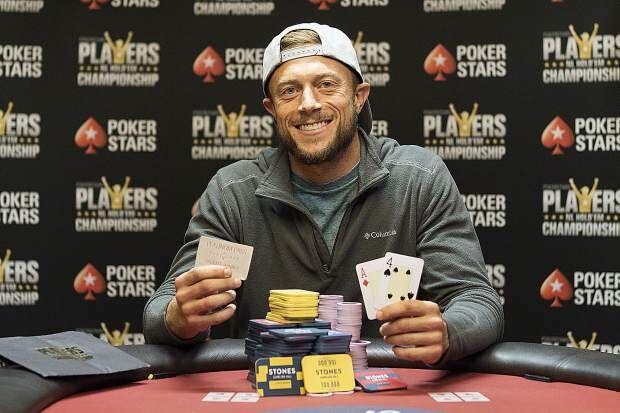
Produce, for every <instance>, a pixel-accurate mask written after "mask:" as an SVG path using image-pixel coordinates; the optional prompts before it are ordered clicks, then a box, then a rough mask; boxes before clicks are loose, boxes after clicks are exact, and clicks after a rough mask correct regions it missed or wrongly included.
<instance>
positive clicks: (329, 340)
mask: <svg viewBox="0 0 620 413" xmlns="http://www.w3.org/2000/svg"><path fill="white" fill-rule="evenodd" d="M350 341H351V335H350V334H345V333H341V332H339V331H334V330H330V329H329V323H328V322H325V321H322V320H315V321H310V322H304V323H299V324H292V323H289V324H284V323H278V322H274V321H270V320H265V319H256V320H250V323H249V326H248V336H247V338H246V339H245V354H246V355H247V356H248V359H249V362H250V366H249V371H248V376H247V379H248V380H249V381H250V382H252V383H255V381H256V372H255V363H256V360H258V359H260V358H267V357H303V356H305V355H308V354H342V353H346V352H347V351H348V349H349V344H350Z"/></svg>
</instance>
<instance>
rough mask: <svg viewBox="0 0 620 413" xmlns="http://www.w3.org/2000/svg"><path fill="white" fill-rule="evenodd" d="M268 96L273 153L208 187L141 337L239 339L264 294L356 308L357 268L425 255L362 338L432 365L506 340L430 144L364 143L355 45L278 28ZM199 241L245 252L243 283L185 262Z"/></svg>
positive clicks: (230, 169)
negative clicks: (326, 299)
mask: <svg viewBox="0 0 620 413" xmlns="http://www.w3.org/2000/svg"><path fill="white" fill-rule="evenodd" d="M263 91H264V93H265V98H264V100H263V105H264V106H265V109H266V110H267V111H268V112H269V113H270V114H271V115H272V116H273V117H274V118H275V120H276V124H277V128H278V134H279V138H280V143H281V145H280V147H279V148H277V149H267V150H264V151H263V152H262V153H261V154H260V156H259V157H258V159H256V160H252V161H240V162H236V163H234V164H232V165H229V166H227V167H225V168H222V169H221V170H219V171H218V172H217V174H216V175H215V176H214V177H213V179H212V180H211V181H210V183H209V185H208V186H207V188H206V190H205V192H204V193H203V195H202V196H201V198H200V200H199V203H198V212H197V213H196V214H195V215H194V217H193V218H192V220H191V221H190V224H189V228H188V230H187V232H186V235H185V244H184V245H183V246H182V247H181V249H180V251H179V252H178V254H177V256H176V257H175V259H174V262H173V264H172V267H171V269H170V272H169V274H168V276H167V278H166V280H165V281H164V282H163V283H162V285H161V286H160V288H159V289H158V290H157V291H156V293H155V294H154V295H153V296H152V297H151V298H150V299H149V301H148V303H147V305H146V307H145V311H144V331H145V335H146V337H147V340H148V341H149V342H152V343H168V344H178V345H188V344H193V343H196V342H199V341H202V340H204V339H205V338H206V337H207V336H209V334H210V335H211V336H212V337H243V336H245V333H246V331H247V326H248V320H250V319H252V318H264V316H265V314H266V313H267V310H268V306H267V297H268V294H269V290H271V289H282V288H303V289H307V290H313V291H319V292H320V293H321V294H342V295H344V297H345V300H347V301H358V302H362V295H361V291H360V289H359V286H358V282H357V278H356V274H355V265H356V264H357V263H360V262H363V261H368V260H371V259H374V258H376V257H378V256H382V255H383V254H385V252H387V251H392V252H397V253H402V254H407V255H412V256H417V257H420V258H422V259H424V261H425V266H424V272H423V273H422V280H421V284H420V289H419V293H418V299H417V300H405V301H401V302H398V303H395V304H390V305H388V306H386V307H383V308H382V309H381V310H380V311H378V312H377V320H373V321H371V320H368V319H365V320H364V325H363V326H362V335H363V336H367V337H373V336H383V337H384V339H385V340H386V342H388V343H390V344H392V345H393V346H394V347H393V348H394V353H395V355H396V356H397V357H400V358H403V359H407V360H421V361H424V362H426V363H431V364H432V363H438V362H440V361H442V362H443V361H449V360H453V359H458V358H461V357H463V356H466V355H468V354H471V353H473V352H476V351H479V350H482V349H483V348H485V347H486V346H488V345H490V344H492V343H494V342H496V341H498V340H499V339H501V336H502V332H503V311H502V306H501V304H500V301H499V297H498V296H497V294H496V293H495V291H494V290H493V288H492V287H491V286H490V284H489V281H488V279H487V276H486V270H485V266H484V260H483V257H482V253H481V251H480V245H479V243H478V239H477V237H476V234H475V231H474V228H473V226H472V223H471V220H470V218H469V214H468V212H467V210H466V209H465V206H464V205H463V202H462V200H461V197H460V195H459V191H458V189H457V187H456V185H455V183H454V181H453V179H452V177H451V176H450V173H449V172H448V170H447V168H446V166H445V165H444V164H443V162H442V161H441V159H440V158H439V157H437V156H436V155H434V154H432V153H431V152H429V151H427V150H425V149H422V148H420V147H417V146H400V145H399V144H398V143H397V142H396V141H395V140H393V139H389V138H386V137H382V138H377V137H374V136H372V135H370V131H371V125H372V116H371V111H370V105H369V102H368V96H369V93H370V86H369V85H368V83H366V82H364V79H363V75H362V72H361V70H360V67H359V63H358V60H357V56H356V54H355V50H354V48H353V46H352V44H351V41H350V39H348V38H347V36H346V35H345V34H344V33H342V32H341V31H340V30H338V29H335V28H332V27H329V26H325V25H319V24H316V23H309V24H300V25H295V26H291V27H288V28H286V29H285V30H284V31H283V32H282V33H280V34H279V35H278V36H276V37H275V38H274V39H273V40H272V41H271V43H270V44H269V45H268V46H267V48H266V49H265V53H264V60H263ZM368 233H379V234H381V235H382V236H380V237H368V236H365V234H368ZM201 235H206V236H210V237H215V238H220V239H225V240H228V241H232V242H237V243H242V244H247V245H252V246H253V247H254V256H253V259H252V264H251V267H250V271H249V274H248V278H247V280H245V281H244V282H243V283H241V281H240V280H237V279H235V278H233V277H231V273H230V270H228V269H227V268H225V267H220V266H203V267H194V266H193V265H194V260H195V257H196V250H197V247H198V240H199V237H200V236H201ZM381 323H382V324H381Z"/></svg>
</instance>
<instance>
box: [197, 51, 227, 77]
mask: <svg viewBox="0 0 620 413" xmlns="http://www.w3.org/2000/svg"><path fill="white" fill-rule="evenodd" d="M224 67H225V65H224V60H223V59H222V56H220V55H219V54H218V52H216V51H215V49H214V48H212V47H211V46H208V47H207V48H206V49H204V50H203V51H202V52H201V53H200V54H199V55H198V57H196V60H194V67H193V69H194V73H195V74H196V75H197V76H204V79H203V80H202V81H203V82H205V83H213V82H215V79H214V78H213V76H221V75H223V74H224Z"/></svg>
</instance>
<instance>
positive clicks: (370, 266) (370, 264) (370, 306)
mask: <svg viewBox="0 0 620 413" xmlns="http://www.w3.org/2000/svg"><path fill="white" fill-rule="evenodd" d="M384 266H385V258H377V259H376V260H371V261H366V262H361V263H359V264H357V265H356V266H355V272H356V273H357V281H358V282H359V285H360V290H362V298H363V299H364V307H365V308H366V315H367V316H368V319H369V320H374V319H375V318H377V317H376V313H377V310H378V309H379V307H377V306H376V305H375V295H377V293H378V291H379V285H380V284H379V281H380V279H381V277H382V274H383V269H384Z"/></svg>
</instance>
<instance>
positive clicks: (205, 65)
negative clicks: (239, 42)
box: [193, 46, 265, 83]
mask: <svg viewBox="0 0 620 413" xmlns="http://www.w3.org/2000/svg"><path fill="white" fill-rule="evenodd" d="M264 52H265V49H264V48H253V49H252V48H226V49H225V50H224V59H222V56H221V55H220V54H219V53H218V52H217V51H216V50H215V49H214V48H213V47H212V46H207V47H206V48H205V49H204V50H203V51H202V52H200V54H199V55H198V56H197V57H196V60H194V66H193V70H194V74H195V75H196V76H199V77H202V81H203V82H204V83H214V82H215V80H216V79H215V78H216V77H219V76H222V75H224V78H225V79H227V80H258V79H262V73H263V63H262V62H263V53H264Z"/></svg>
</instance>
